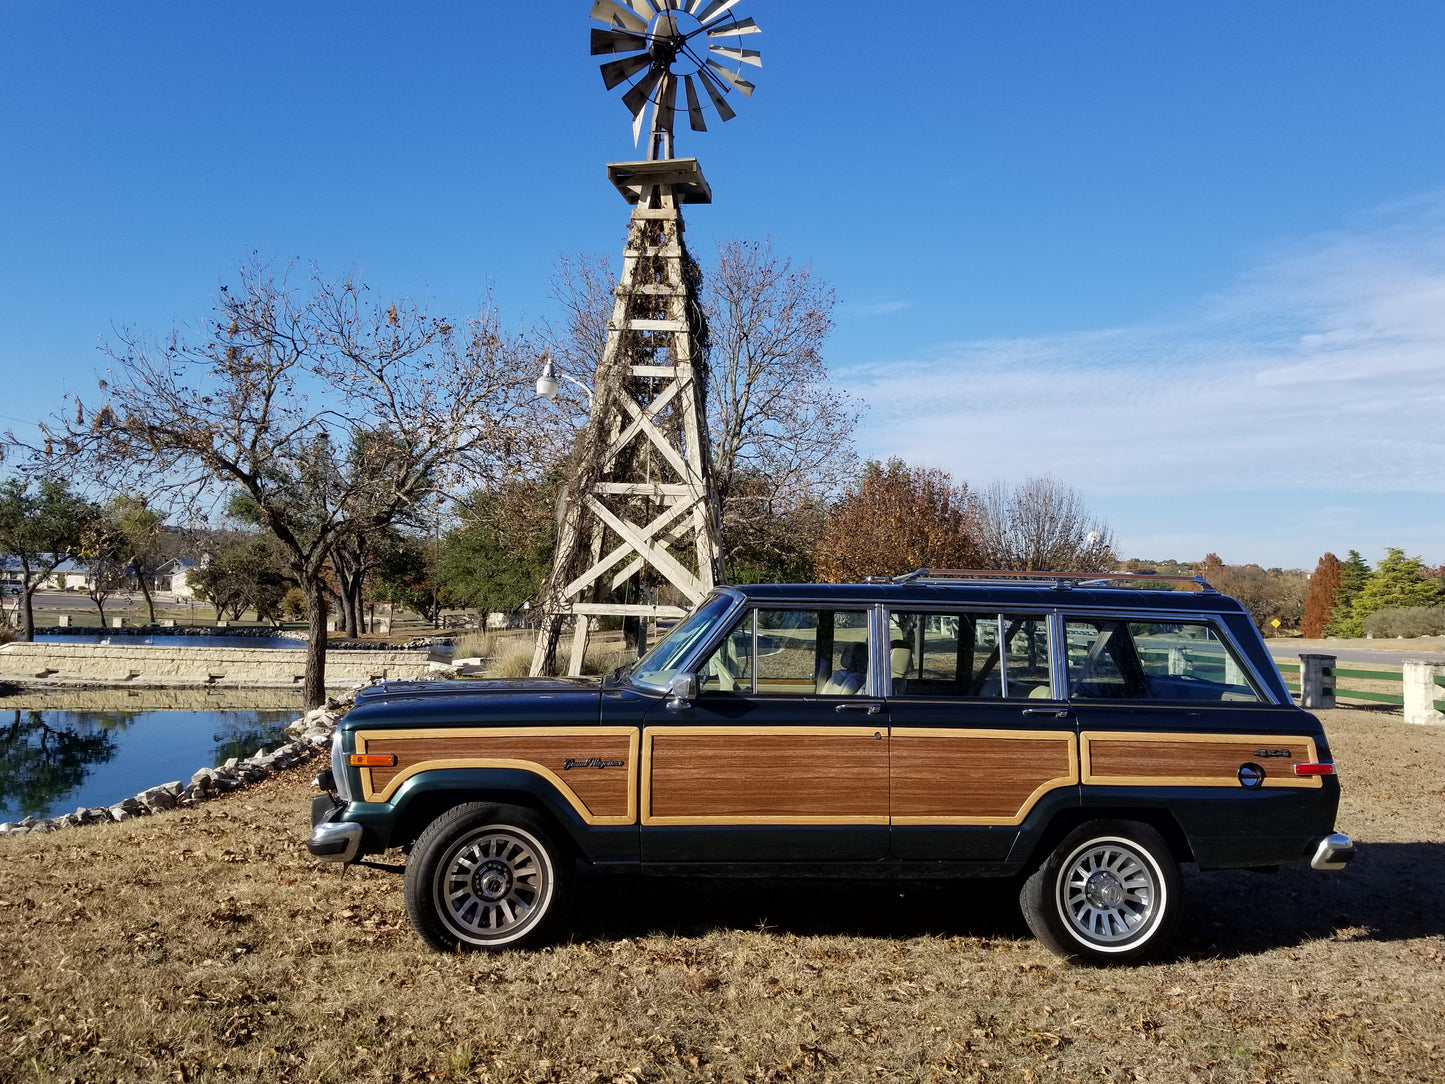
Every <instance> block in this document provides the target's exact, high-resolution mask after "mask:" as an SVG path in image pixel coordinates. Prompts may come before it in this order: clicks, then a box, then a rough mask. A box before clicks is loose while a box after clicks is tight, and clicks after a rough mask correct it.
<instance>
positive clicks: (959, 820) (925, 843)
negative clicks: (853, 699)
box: [888, 698, 1079, 862]
mask: <svg viewBox="0 0 1445 1084" xmlns="http://www.w3.org/2000/svg"><path fill="white" fill-rule="evenodd" d="M888 707H889V719H890V722H891V723H892V724H893V725H892V729H891V731H890V733H891V739H890V743H889V748H890V754H891V760H892V773H891V776H892V787H891V790H892V794H891V803H890V809H891V812H892V820H893V840H892V853H893V855H894V856H895V857H897V858H901V859H906V860H910V861H941V862H990V861H992V862H1001V861H1003V860H1004V859H1005V858H1007V857H1008V853H1009V849H1010V848H1011V847H1012V846H1013V843H1014V840H1015V839H1016V838H1017V837H1018V832H1019V827H1018V826H1019V825H1020V824H1021V823H1022V822H1023V820H1024V818H1025V817H1027V816H1028V814H1029V813H1030V812H1031V811H1032V810H1033V809H1034V807H1035V806H1036V805H1037V804H1038V803H1039V802H1041V801H1055V802H1057V801H1066V802H1069V803H1076V802H1077V800H1078V799H1077V785H1078V782H1079V771H1078V764H1079V762H1078V743H1077V741H1076V739H1075V735H1074V730H1073V725H1072V719H1071V718H1070V717H1069V713H1068V710H1067V707H1066V705H1061V704H1058V705H1056V704H1050V703H1048V702H1043V703H1041V702H1040V701H1037V700H1035V701H1028V700H1025V701H1011V700H993V701H981V700H976V701H949V700H938V699H934V700H908V699H906V698H905V699H895V700H890V701H889V705H888ZM1056 712H1057V713H1059V714H1058V716H1057V717H1056Z"/></svg>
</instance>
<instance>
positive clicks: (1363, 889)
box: [0, 710, 1445, 1084]
mask: <svg viewBox="0 0 1445 1084" xmlns="http://www.w3.org/2000/svg"><path fill="white" fill-rule="evenodd" d="M1326 725H1327V727H1328V728H1329V732H1330V736H1331V740H1332V744H1333V747H1334V753H1335V758H1336V762H1337V764H1338V765H1339V769H1340V772H1341V775H1342V781H1343V785H1344V793H1345V797H1344V802H1343V806H1342V809H1341V814H1340V818H1339V826H1340V828H1341V830H1343V831H1346V832H1348V833H1349V834H1351V835H1352V836H1353V837H1355V839H1356V840H1357V841H1358V842H1359V844H1360V846H1361V854H1360V857H1359V858H1358V860H1357V861H1356V862H1355V863H1354V864H1353V865H1351V866H1350V867H1349V868H1348V869H1347V870H1345V871H1343V872H1341V873H1332V874H1331V873H1318V872H1313V871H1310V870H1287V871H1284V872H1282V873H1280V874H1278V875H1275V876H1262V875H1257V874H1245V873H1239V874H1235V873H1229V874H1208V875H1201V874H1197V873H1190V874H1188V875H1187V876H1186V886H1187V890H1188V904H1187V906H1188V912H1187V915H1186V919H1185V925H1184V929H1183V933H1182V936H1181V938H1180V941H1179V945H1178V951H1177V953H1176V954H1175V955H1173V956H1172V957H1171V958H1169V959H1167V960H1165V961H1163V962H1160V963H1156V964H1151V965H1147V966H1141V967H1133V968H1116V969H1109V970H1093V969H1086V968H1079V967H1073V966H1070V965H1068V964H1065V963H1062V962H1061V961H1059V960H1058V959H1056V958H1055V957H1053V956H1051V955H1049V954H1048V953H1047V952H1045V951H1044V950H1043V949H1042V948H1040V947H1039V946H1038V945H1037V944H1036V943H1035V942H1034V941H1032V940H1031V939H1030V938H1029V937H1028V936H1027V933H1026V931H1025V929H1024V927H1023V924H1022V921H1021V920H1020V919H1019V917H1018V914H1017V911H1016V910H1015V908H1014V906H1013V901H1012V898H1011V895H1010V893H1009V891H1008V890H1007V888H1006V886H1004V885H1002V884H995V883H991V882H973V883H964V884H952V885H877V884H837V883H815V884H802V883H791V882H788V883H777V882H735V883H730V884H715V883H708V882H703V881H632V880H628V881H624V882H621V883H619V882H616V881H606V882H590V883H588V884H586V885H584V891H583V893H582V898H581V899H580V900H579V902H578V904H577V908H576V916H575V926H576V934H575V936H574V937H573V938H572V939H571V940H570V941H569V942H567V943H565V944H561V945H558V946H555V947H553V948H549V949H546V950H543V951H538V952H507V953H502V954H499V955H495V956H480V955H469V956H461V957H456V956H444V955H436V954H433V953H431V952H429V951H427V950H426V949H425V948H423V947H422V945H421V943H420V941H419V940H418V939H417V938H416V937H415V936H414V935H413V934H412V932H411V931H410V929H409V927H408V926H407V924H406V917H405V911H404V906H403V902H402V896H401V879H400V877H399V876H397V875H396V874H394V873H388V872H383V871H380V870H375V869H366V868H352V869H348V870H346V871H344V872H343V871H342V870H340V869H337V868H335V867H323V866H320V865H318V864H317V863H314V862H313V861H311V860H310V858H309V857H308V856H307V855H306V853H305V850H304V848H303V847H302V843H303V841H304V839H305V837H306V835H307V833H308V825H307V812H306V807H307V802H308V799H309V788H308V787H307V785H306V779H307V778H308V777H309V775H310V773H311V771H314V767H312V768H310V769H298V770H295V771H292V772H290V773H287V774H286V775H283V776H280V777H277V778H275V779H273V780H271V781H269V782H268V783H266V784H263V785H262V786H260V787H257V788H255V789H252V790H250V791H246V792H243V793H240V794H238V795H235V796H232V797H230V798H228V799H225V800H221V801H217V802H213V803H210V804H207V805H205V806H200V807H197V808H195V809H192V810H186V811H179V812H173V813H167V814H163V815H160V816H157V817H154V818H150V819H146V820H140V821H132V822H128V823H125V824H115V825H104V826H100V827H96V828H89V829H76V830H70V831H66V832H62V833H57V834H54V835H51V836H45V837H20V838H13V839H5V840H0V1080H3V1081H7V1082H8V1081H15V1082H21V1081H27V1082H28V1081H67V1080H74V1081H84V1082H87V1084H89V1082H101V1081H127V1082H128V1081H139V1080H144V1081H152V1080H155V1081H171V1080H173V1081H223V1080H266V1081H298V1082H299V1081H320V1082H338V1084H339V1082H351V1081H364V1082H373V1081H375V1082H381V1081H425V1080H446V1081H472V1080H475V1081H494V1080H495V1081H503V1080H505V1081H513V1080H515V1081H584V1082H592V1081H602V1080H609V1081H612V1080H618V1081H663V1080H678V1081H692V1080H697V1081H702V1080H707V1081H713V1080H728V1081H740V1082H741V1081H792V1080H800V1081H801V1080H810V1081H811V1080H818V1081H823V1080H829V1081H831V1080H886V1081H915V1080H917V1081H923V1080H927V1081H934V1080H964V1081H969V1080H973V1081H1054V1080H1057V1081H1098V1080H1106V1081H1205V1082H1216V1081H1217V1082H1240V1084H1246V1082H1248V1084H1253V1082H1259V1081H1280V1082H1284V1081H1298V1082H1301V1084H1306V1082H1308V1084H1320V1082H1327V1081H1328V1082H1333V1081H1356V1080H1369V1079H1377V1080H1391V1081H1397V1080H1405V1081H1441V1080H1445V775H1442V773H1441V772H1440V771H1439V770H1438V768H1437V765H1439V764H1441V763H1442V762H1445V728H1418V727H1410V726H1407V725H1406V724H1404V723H1403V722H1402V721H1401V720H1400V718H1399V716H1398V715H1395V714H1392V713H1389V712H1378V711H1358V710H1341V711H1336V712H1331V713H1326Z"/></svg>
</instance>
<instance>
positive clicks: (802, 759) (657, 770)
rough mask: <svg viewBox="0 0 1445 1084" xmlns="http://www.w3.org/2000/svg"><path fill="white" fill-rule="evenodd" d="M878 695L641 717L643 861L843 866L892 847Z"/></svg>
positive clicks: (723, 699) (708, 703) (707, 706)
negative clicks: (842, 863) (830, 863)
mask: <svg viewBox="0 0 1445 1084" xmlns="http://www.w3.org/2000/svg"><path fill="white" fill-rule="evenodd" d="M888 744H889V743H888V717H887V714H886V713H885V711H884V709H883V704H882V701H881V700H877V699H872V698H849V699H848V700H847V701H840V700H838V699H823V698H817V699H813V698H800V697H796V696H787V697H769V696H766V695H742V694H736V693H723V694H715V695H710V696H704V697H699V698H698V699H697V700H695V701H694V702H693V703H692V706H691V707H688V708H684V709H682V710H680V711H676V712H673V711H669V710H668V709H667V708H665V707H663V706H658V707H657V708H655V709H653V710H652V711H650V712H649V713H648V717H647V720H646V726H645V727H644V729H643V733H642V751H641V763H642V784H641V824H642V828H641V836H642V858H643V861H644V862H665V863H673V862H696V861H700V860H701V861H711V862H734V863H737V862H743V863H749V862H799V863H818V862H828V861H833V862H850V861H866V860H873V859H881V858H884V857H886V856H887V854H888V832H889V830H888V787H889V780H888Z"/></svg>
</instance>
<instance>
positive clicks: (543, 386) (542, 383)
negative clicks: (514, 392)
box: [537, 354, 592, 413]
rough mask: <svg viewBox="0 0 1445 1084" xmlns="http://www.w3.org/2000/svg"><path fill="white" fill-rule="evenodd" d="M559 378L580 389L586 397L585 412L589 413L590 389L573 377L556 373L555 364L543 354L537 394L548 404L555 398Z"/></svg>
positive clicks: (590, 408) (590, 404) (590, 407)
mask: <svg viewBox="0 0 1445 1084" xmlns="http://www.w3.org/2000/svg"><path fill="white" fill-rule="evenodd" d="M559 377H560V378H561V379H563V380H566V381H567V382H568V383H571V384H576V385H577V386H578V387H579V388H581V389H582V391H583V393H584V394H585V395H586V396H587V410H588V412H589V413H590V412H591V410H592V389H591V388H589V387H588V386H587V385H586V384H584V383H582V381H580V380H578V379H577V378H576V377H575V376H568V375H567V374H566V373H559V372H558V371H557V364H556V362H554V361H553V360H552V359H551V357H549V356H548V355H547V354H543V355H542V375H541V376H539V377H537V394H538V395H540V396H541V397H542V398H543V399H546V400H547V401H548V402H549V403H550V402H552V401H553V400H554V399H556V398H557V390H558V388H559V387H561V385H560V384H558V383H557V380H558V378H559Z"/></svg>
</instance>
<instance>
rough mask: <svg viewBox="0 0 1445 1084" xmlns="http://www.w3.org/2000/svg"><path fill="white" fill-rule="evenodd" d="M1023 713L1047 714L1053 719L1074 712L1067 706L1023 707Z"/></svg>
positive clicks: (1064, 716)
mask: <svg viewBox="0 0 1445 1084" xmlns="http://www.w3.org/2000/svg"><path fill="white" fill-rule="evenodd" d="M1024 714H1025V715H1049V716H1052V717H1053V718H1055V719H1067V718H1068V717H1069V716H1070V715H1072V714H1074V713H1073V711H1071V710H1070V709H1069V708H1024Z"/></svg>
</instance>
